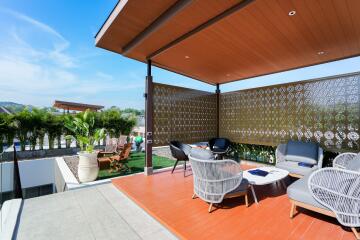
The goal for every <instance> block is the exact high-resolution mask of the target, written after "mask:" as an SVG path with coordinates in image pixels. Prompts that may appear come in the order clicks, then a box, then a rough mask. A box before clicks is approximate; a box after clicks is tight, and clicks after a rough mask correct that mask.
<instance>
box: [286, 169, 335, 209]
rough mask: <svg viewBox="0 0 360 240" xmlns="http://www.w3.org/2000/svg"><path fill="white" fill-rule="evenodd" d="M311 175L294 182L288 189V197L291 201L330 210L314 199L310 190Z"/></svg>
mask: <svg viewBox="0 0 360 240" xmlns="http://www.w3.org/2000/svg"><path fill="white" fill-rule="evenodd" d="M309 176H310V174H308V175H306V176H304V177H303V178H301V179H299V180H297V181H295V182H293V183H292V184H291V185H290V186H289V187H288V188H287V195H288V196H289V198H290V199H292V200H295V201H298V202H302V203H305V204H309V205H311V206H314V207H319V208H322V209H326V210H330V209H328V208H327V207H325V206H324V205H322V204H321V203H319V202H318V201H316V200H315V198H313V196H312V195H311V193H310V190H309V188H308V180H309Z"/></svg>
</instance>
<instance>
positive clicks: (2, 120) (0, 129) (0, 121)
mask: <svg viewBox="0 0 360 240" xmlns="http://www.w3.org/2000/svg"><path fill="white" fill-rule="evenodd" d="M6 116H7V115H6V114H3V113H0V153H2V152H3V150H4V139H5V131H6Z"/></svg>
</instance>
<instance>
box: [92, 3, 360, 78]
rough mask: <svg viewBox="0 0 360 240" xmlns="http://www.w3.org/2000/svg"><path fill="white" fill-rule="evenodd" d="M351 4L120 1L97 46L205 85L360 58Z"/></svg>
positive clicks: (359, 26) (355, 6)
mask: <svg viewBox="0 0 360 240" xmlns="http://www.w3.org/2000/svg"><path fill="white" fill-rule="evenodd" d="M359 11H360V1H358V0H335V1H333V0H320V1H313V0H303V1H296V0H266V1H253V0H224V1H217V0H209V1H187V0H183V1H175V0H153V1H147V0H132V1H127V0H121V1H119V2H118V4H117V5H116V7H115V8H114V10H113V11H112V13H111V14H110V16H109V18H108V19H107V20H106V22H105V23H104V25H103V26H102V27H101V29H100V30H99V32H98V34H97V35H96V37H95V42H96V46H98V47H100V48H104V49H107V50H110V51H113V52H116V53H119V54H122V55H124V56H126V57H129V58H132V59H136V60H139V61H142V62H145V61H146V60H147V59H151V60H152V63H153V64H154V65H155V66H158V67H161V68H164V69H167V70H170V71H173V72H176V73H180V74H183V75H186V76H189V77H192V78H195V79H198V80H201V81H204V82H207V83H210V84H217V83H219V84H221V83H227V82H231V81H235V80H241V79H246V78H250V77H255V76H261V75H266V74H270V73H275V72H281V71H286V70H290V69H296V68H301V67H305V66H311V65H316V64H320V63H326V62H330V61H336V60H340V59H344V58H349V57H354V56H359V55H360V15H359V14H358V12H359Z"/></svg>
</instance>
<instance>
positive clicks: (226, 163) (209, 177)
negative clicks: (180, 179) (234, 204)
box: [189, 150, 249, 212]
mask: <svg viewBox="0 0 360 240" xmlns="http://www.w3.org/2000/svg"><path fill="white" fill-rule="evenodd" d="M197 151H199V150H197ZM204 151H206V150H204ZM189 159H190V164H191V168H192V172H193V176H194V196H193V198H194V197H195V196H198V197H199V198H200V199H202V200H204V201H206V202H208V203H210V206H209V212H211V210H212V207H213V204H217V203H221V202H222V201H223V199H224V198H230V197H238V196H245V203H246V206H248V200H247V189H248V187H249V183H248V181H247V180H246V179H243V174H242V173H243V172H242V170H241V167H240V165H239V164H238V163H237V162H235V161H233V160H221V161H219V160H202V159H199V158H195V157H194V156H192V153H190V155H189Z"/></svg>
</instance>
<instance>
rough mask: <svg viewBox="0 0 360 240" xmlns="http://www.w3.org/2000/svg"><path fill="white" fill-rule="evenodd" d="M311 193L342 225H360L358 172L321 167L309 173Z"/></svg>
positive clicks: (357, 236)
mask: <svg viewBox="0 0 360 240" xmlns="http://www.w3.org/2000/svg"><path fill="white" fill-rule="evenodd" d="M308 188H309V189H310V192H311V195H312V196H313V197H314V198H315V199H316V200H317V201H318V202H319V203H321V204H322V205H324V206H325V207H327V208H328V209H330V210H331V213H332V214H333V216H334V217H336V219H337V220H338V221H339V223H340V224H341V225H343V226H346V227H350V228H351V230H352V231H353V233H354V234H355V236H356V239H360V235H359V233H358V232H357V230H356V229H355V228H356V227H360V172H355V171H351V170H346V169H340V168H323V169H319V170H317V171H316V172H314V173H313V174H311V176H310V178H309V181H308Z"/></svg>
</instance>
